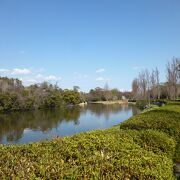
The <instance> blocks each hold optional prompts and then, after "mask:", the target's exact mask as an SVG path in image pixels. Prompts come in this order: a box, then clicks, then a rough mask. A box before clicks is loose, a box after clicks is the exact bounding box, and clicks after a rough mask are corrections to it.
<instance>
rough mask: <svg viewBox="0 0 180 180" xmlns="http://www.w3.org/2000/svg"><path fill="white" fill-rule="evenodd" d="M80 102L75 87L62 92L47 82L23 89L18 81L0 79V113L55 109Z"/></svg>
mask: <svg viewBox="0 0 180 180" xmlns="http://www.w3.org/2000/svg"><path fill="white" fill-rule="evenodd" d="M80 101H81V97H80V94H79V92H78V91H77V87H76V89H75V90H74V91H72V90H65V91H63V90H62V89H60V88H58V87H57V86H56V85H52V84H48V83H47V82H43V83H41V84H34V85H31V86H29V87H24V86H23V85H22V82H21V81H20V80H18V79H13V78H11V79H9V78H3V77H0V111H12V110H13V111H15V110H30V109H41V108H57V107H60V106H61V105H64V104H73V105H74V104H78V103H79V102H80Z"/></svg>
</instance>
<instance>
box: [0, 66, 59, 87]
mask: <svg viewBox="0 0 180 180" xmlns="http://www.w3.org/2000/svg"><path fill="white" fill-rule="evenodd" d="M43 71H44V69H43V68H41V69H33V70H32V69H29V68H14V69H0V76H7V77H13V78H19V79H20V80H21V81H22V82H23V83H24V84H25V85H30V84H34V83H41V82H44V81H47V82H51V83H55V82H59V81H61V80H62V78H61V77H59V76H56V75H43V74H40V72H43Z"/></svg>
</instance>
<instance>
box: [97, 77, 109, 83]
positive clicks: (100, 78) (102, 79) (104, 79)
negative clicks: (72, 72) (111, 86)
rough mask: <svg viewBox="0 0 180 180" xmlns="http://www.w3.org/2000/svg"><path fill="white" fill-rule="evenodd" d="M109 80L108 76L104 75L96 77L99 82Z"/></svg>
mask: <svg viewBox="0 0 180 180" xmlns="http://www.w3.org/2000/svg"><path fill="white" fill-rule="evenodd" d="M110 80H111V79H110V78H104V77H98V78H96V81H99V82H107V81H110Z"/></svg>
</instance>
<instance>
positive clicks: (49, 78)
mask: <svg viewBox="0 0 180 180" xmlns="http://www.w3.org/2000/svg"><path fill="white" fill-rule="evenodd" d="M35 78H36V80H39V81H41V82H42V81H60V80H62V78H61V77H57V76H54V75H49V76H43V75H42V74H38V75H37V76H36V77H35Z"/></svg>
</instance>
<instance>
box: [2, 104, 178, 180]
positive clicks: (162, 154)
mask: <svg viewBox="0 0 180 180" xmlns="http://www.w3.org/2000/svg"><path fill="white" fill-rule="evenodd" d="M176 161H179V162H180V104H178V103H176V104H175V103H174V104H173V103H172V104H168V105H166V106H165V107H162V108H158V109H155V110H153V111H149V112H145V113H143V114H140V115H137V116H134V117H132V118H130V119H129V120H127V121H125V122H124V123H122V124H120V125H117V126H115V127H112V128H110V129H106V130H95V131H91V132H86V133H80V134H78V135H75V136H73V137H66V138H57V139H54V140H52V141H44V142H39V143H33V144H28V145H18V146H15V145H14V146H4V145H0V179H3V178H4V179H6V178H8V177H9V179H13V178H17V177H18V178H19V179H36V178H37V179H151V180H152V179H168V180H171V179H175V176H174V172H173V171H174V165H175V162H176Z"/></svg>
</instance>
